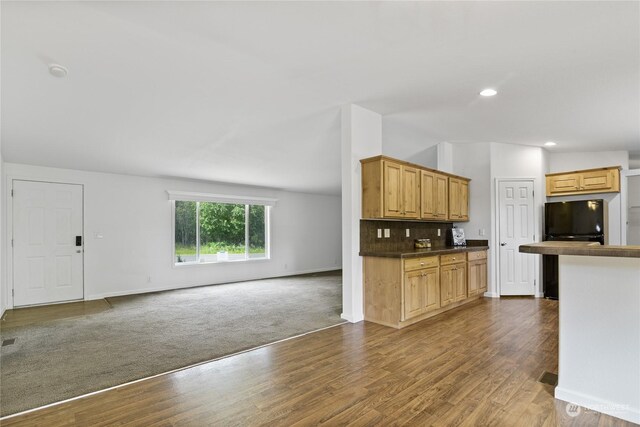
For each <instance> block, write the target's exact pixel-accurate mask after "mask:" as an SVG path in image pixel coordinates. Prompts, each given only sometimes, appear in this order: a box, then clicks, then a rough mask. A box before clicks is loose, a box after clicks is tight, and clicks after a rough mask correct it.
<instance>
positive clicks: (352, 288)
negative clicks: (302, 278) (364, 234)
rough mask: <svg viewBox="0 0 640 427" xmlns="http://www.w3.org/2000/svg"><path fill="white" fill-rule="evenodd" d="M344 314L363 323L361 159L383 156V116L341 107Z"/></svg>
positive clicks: (353, 321) (355, 106)
mask: <svg viewBox="0 0 640 427" xmlns="http://www.w3.org/2000/svg"><path fill="white" fill-rule="evenodd" d="M341 138H342V165H341V167H342V314H341V317H342V318H343V319H346V320H348V321H349V322H352V323H356V322H360V321H362V320H364V308H363V301H364V299H363V282H362V257H360V256H359V255H358V252H359V250H360V218H361V217H362V203H361V198H362V179H361V167H360V159H363V158H366V157H372V156H377V155H380V154H382V116H381V115H380V114H378V113H375V112H373V111H370V110H366V109H364V108H362V107H359V106H357V105H353V104H349V105H345V106H343V107H342V134H341Z"/></svg>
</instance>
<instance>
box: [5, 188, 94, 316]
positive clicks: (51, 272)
mask: <svg viewBox="0 0 640 427" xmlns="http://www.w3.org/2000/svg"><path fill="white" fill-rule="evenodd" d="M78 239H79V240H78ZM83 244H84V241H83V240H82V186H81V185H74V184H54V183H48V182H36V181H19V180H14V181H13V291H14V296H13V304H14V305H15V306H24V305H32V304H46V303H53V302H61V301H71V300H77V299H82V298H83V296H84V286H83Z"/></svg>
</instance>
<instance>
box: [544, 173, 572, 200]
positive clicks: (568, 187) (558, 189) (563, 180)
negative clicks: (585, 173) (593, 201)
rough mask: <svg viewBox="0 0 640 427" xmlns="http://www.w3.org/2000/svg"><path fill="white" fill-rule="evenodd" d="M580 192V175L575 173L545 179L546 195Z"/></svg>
mask: <svg viewBox="0 0 640 427" xmlns="http://www.w3.org/2000/svg"><path fill="white" fill-rule="evenodd" d="M578 190H580V175H578V174H576V173H571V174H565V175H554V176H549V177H547V195H551V194H555V193H566V192H571V191H578Z"/></svg>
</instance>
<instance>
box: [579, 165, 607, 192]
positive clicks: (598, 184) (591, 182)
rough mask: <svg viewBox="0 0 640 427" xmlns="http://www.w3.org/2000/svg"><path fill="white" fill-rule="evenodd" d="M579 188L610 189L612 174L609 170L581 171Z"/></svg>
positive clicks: (585, 189)
mask: <svg viewBox="0 0 640 427" xmlns="http://www.w3.org/2000/svg"><path fill="white" fill-rule="evenodd" d="M580 175H581V177H580V178H581V180H580V181H581V185H580V189H581V190H583V191H589V190H610V189H612V188H613V176H612V175H613V174H612V173H611V170H609V169H607V170H602V171H592V172H582V173H581V174H580Z"/></svg>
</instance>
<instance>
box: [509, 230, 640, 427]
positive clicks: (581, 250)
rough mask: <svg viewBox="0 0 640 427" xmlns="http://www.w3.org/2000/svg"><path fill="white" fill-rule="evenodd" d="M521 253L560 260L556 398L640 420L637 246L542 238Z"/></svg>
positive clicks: (639, 254)
mask: <svg viewBox="0 0 640 427" xmlns="http://www.w3.org/2000/svg"><path fill="white" fill-rule="evenodd" d="M520 252H524V253H531V254H541V255H558V258H559V292H560V294H559V304H560V308H559V337H558V339H559V355H558V385H557V387H556V389H555V397H556V398H557V399H561V400H564V401H567V402H571V403H574V404H577V405H580V406H583V407H585V408H590V409H593V410H596V411H599V412H602V413H606V414H609V415H612V416H614V417H618V418H622V419H624V420H627V421H631V422H634V423H640V246H609V245H599V244H597V243H595V244H594V243H589V242H542V243H533V244H528V245H522V246H520Z"/></svg>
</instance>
